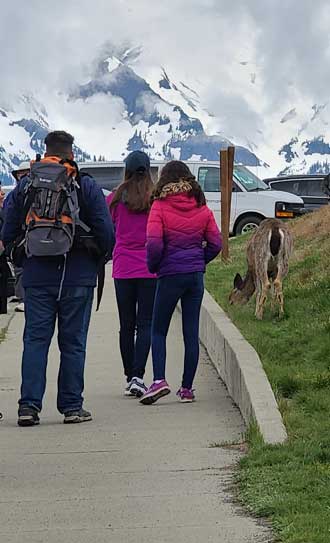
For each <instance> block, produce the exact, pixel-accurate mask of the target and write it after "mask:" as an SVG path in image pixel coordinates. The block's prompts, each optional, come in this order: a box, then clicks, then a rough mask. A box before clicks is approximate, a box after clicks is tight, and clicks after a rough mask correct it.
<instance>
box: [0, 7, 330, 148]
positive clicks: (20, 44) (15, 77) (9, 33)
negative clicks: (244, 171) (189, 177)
mask: <svg viewBox="0 0 330 543" xmlns="http://www.w3.org/2000/svg"><path fill="white" fill-rule="evenodd" d="M48 4H49V5H48ZM108 40H111V41H112V42H113V43H118V44H119V43H123V42H126V41H128V42H130V43H131V44H132V45H136V46H142V55H141V58H140V60H139V65H140V70H142V71H143V72H144V73H145V74H147V73H148V71H150V72H151V71H152V70H153V69H154V68H155V67H158V66H159V67H160V66H164V67H165V68H166V69H167V70H168V71H169V72H170V73H174V74H176V75H178V74H180V75H181V74H183V77H182V79H183V80H184V74H187V75H188V76H189V80H190V81H193V80H196V81H199V84H200V90H201V94H202V100H203V104H204V105H205V107H207V108H208V109H209V110H210V111H212V113H214V114H215V115H216V122H218V123H219V127H220V124H221V127H220V128H221V131H223V132H225V133H227V135H228V136H229V137H230V136H231V135H233V136H234V137H239V136H242V138H243V139H244V138H245V139H249V138H250V139H251V141H257V135H256V134H259V137H260V138H262V137H265V134H267V133H268V136H267V137H269V130H268V125H269V123H271V122H274V118H278V121H280V118H282V117H283V116H284V115H285V114H286V113H287V112H288V111H289V110H290V109H291V108H292V107H297V108H298V109H299V107H301V108H304V107H307V105H308V107H309V108H310V107H311V106H312V105H313V104H314V103H317V104H324V103H326V102H327V101H328V100H329V83H330V70H329V58H330V2H329V0H313V1H312V0H283V2H280V1H279V0H231V1H230V2H228V0H167V2H156V1H155V0H88V1H87V0H57V1H56V2H47V0H46V1H44V2H41V1H40V0H28V1H23V0H2V2H1V20H0V50H1V85H0V106H1V102H2V103H4V104H5V103H8V101H9V102H10V99H11V97H12V96H13V95H14V94H16V93H20V92H21V91H23V90H27V89H28V90H30V89H32V90H34V89H38V88H39V89H40V90H42V94H44V92H45V91H46V92H47V93H48V94H49V97H50V98H49V99H50V100H51V97H52V96H53V95H54V94H55V93H56V92H57V91H58V90H61V89H62V90H63V89H65V87H68V86H70V83H72V82H75V81H83V80H87V79H88V75H89V73H90V71H91V66H92V65H93V59H95V57H96V56H97V55H98V54H99V51H100V50H101V49H102V46H103V44H104V43H105V42H106V41H108ZM261 134H263V135H264V136H261Z"/></svg>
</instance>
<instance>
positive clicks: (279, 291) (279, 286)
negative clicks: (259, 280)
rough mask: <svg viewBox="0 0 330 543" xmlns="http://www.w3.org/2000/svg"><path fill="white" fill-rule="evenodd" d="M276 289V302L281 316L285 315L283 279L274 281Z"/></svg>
mask: <svg viewBox="0 0 330 543" xmlns="http://www.w3.org/2000/svg"><path fill="white" fill-rule="evenodd" d="M274 288H275V293H276V301H277V302H278V304H279V306H280V309H279V314H280V316H281V315H284V296H283V287H282V278H281V277H279V276H277V278H276V279H275V281H274Z"/></svg>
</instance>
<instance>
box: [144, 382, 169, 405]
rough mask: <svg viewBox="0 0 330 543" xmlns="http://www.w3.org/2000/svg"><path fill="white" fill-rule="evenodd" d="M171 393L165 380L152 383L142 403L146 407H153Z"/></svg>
mask: <svg viewBox="0 0 330 543" xmlns="http://www.w3.org/2000/svg"><path fill="white" fill-rule="evenodd" d="M170 392H171V391H170V387H169V386H168V384H167V382H166V381H165V379H163V381H160V383H152V385H151V386H150V387H149V388H148V390H147V392H146V393H145V394H144V395H143V396H142V398H141V400H140V402H141V403H143V404H144V405H151V404H152V403H155V402H157V400H159V398H161V397H162V396H167V394H169V393H170Z"/></svg>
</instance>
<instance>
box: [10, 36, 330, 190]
mask: <svg viewBox="0 0 330 543" xmlns="http://www.w3.org/2000/svg"><path fill="white" fill-rule="evenodd" d="M140 52H141V51H140V49H139V48H129V47H127V46H122V47H119V48H118V47H113V46H112V45H111V44H110V45H109V44H106V46H105V47H104V48H103V49H102V51H101V53H100V55H99V57H98V59H96V60H95V62H94V63H93V65H92V69H90V70H89V71H88V74H87V76H86V77H85V78H84V80H83V79H82V77H81V78H79V77H77V81H70V88H66V89H63V88H59V89H57V91H56V92H54V93H52V94H51V95H49V94H46V95H45V94H42V92H41V91H40V90H39V89H38V90H37V91H35V90H34V91H33V92H32V90H30V92H24V93H22V95H21V96H18V97H12V99H11V103H10V104H1V103H0V180H1V181H2V183H3V184H12V178H11V175H10V172H11V171H12V169H14V168H15V166H17V164H18V163H19V162H21V161H23V160H28V159H29V158H33V157H34V156H35V154H36V153H38V152H40V153H42V152H43V151H44V149H43V140H44V138H45V136H46V134H47V132H48V131H49V130H54V129H64V130H67V131H69V132H71V133H72V134H73V135H74V136H75V140H76V142H77V147H76V148H75V155H76V159H77V160H93V159H94V160H96V158H97V157H100V156H102V157H104V158H105V159H107V160H121V159H122V158H123V157H124V156H126V155H127V153H128V152H129V151H132V150H136V149H141V150H144V151H145V152H147V153H148V154H149V155H150V157H151V158H153V159H172V158H175V159H182V160H189V159H194V160H218V158H219V149H221V148H223V147H224V146H227V145H228V144H229V143H230V142H231V141H232V142H233V143H234V144H235V145H236V154H235V160H236V162H237V163H241V164H245V165H247V166H248V167H250V168H253V169H254V170H255V171H256V173H257V174H258V175H259V176H260V177H268V176H270V175H276V174H279V173H280V172H284V173H296V172H299V173H309V172H311V173H314V172H321V171H326V172H328V171H329V170H330V129H329V122H328V119H330V110H329V104H323V105H319V106H318V105H316V104H305V103H303V104H301V103H297V104H295V105H294V104H292V106H291V107H290V108H288V109H287V111H285V110H284V111H282V112H275V114H274V115H273V117H272V118H271V119H269V120H268V119H267V123H266V122H265V125H266V126H267V130H268V132H265V133H261V132H260V134H261V135H260V134H259V133H255V134H251V136H250V135H249V136H250V137H249V138H248V139H247V138H245V139H242V138H241V137H240V133H239V132H240V129H239V128H240V127H238V133H234V134H232V135H231V136H230V138H228V137H226V135H225V134H224V133H223V131H222V127H221V119H220V118H219V117H216V116H215V115H214V114H212V113H210V112H209V110H208V108H207V107H206V104H205V103H203V100H202V98H201V95H202V91H203V89H202V84H201V83H200V82H199V81H198V80H197V79H195V78H191V77H189V74H188V76H187V75H185V76H184V77H183V76H180V77H177V76H175V75H173V73H172V72H171V71H170V68H165V67H155V68H153V69H152V70H151V69H150V67H149V68H148V70H144V69H143V65H142V64H141V62H140ZM240 65H241V66H240V69H242V70H244V69H247V72H246V85H248V86H250V87H252V88H253V89H256V90H255V91H253V92H256V93H257V92H259V94H260V93H261V89H259V91H258V85H260V79H261V78H260V77H259V74H258V73H255V72H253V73H250V68H249V67H248V66H246V63H240ZM242 81H243V79H242ZM242 92H243V90H242ZM253 96H254V95H253ZM256 96H258V94H256Z"/></svg>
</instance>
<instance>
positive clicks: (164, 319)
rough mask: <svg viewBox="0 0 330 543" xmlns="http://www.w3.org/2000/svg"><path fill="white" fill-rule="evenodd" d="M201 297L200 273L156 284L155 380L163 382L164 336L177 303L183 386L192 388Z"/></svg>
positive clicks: (202, 292)
mask: <svg viewBox="0 0 330 543" xmlns="http://www.w3.org/2000/svg"><path fill="white" fill-rule="evenodd" d="M203 294H204V274H203V272H195V273H186V274H177V275H169V276H166V277H162V278H161V279H159V280H158V282H157V290H156V298H155V305H154V314H153V321H152V333H151V337H152V340H151V341H152V360H153V369H154V380H155V381H156V380H161V379H165V365H166V336H167V333H168V329H169V326H170V322H171V319H172V315H173V313H174V310H175V308H176V305H177V303H178V301H179V300H181V307H182V330H183V339H184V346H185V355H184V372H183V378H182V386H183V387H184V388H189V389H190V388H191V387H192V384H193V381H194V377H195V374H196V370H197V366H198V359H199V315H200V309H201V304H202V299H203Z"/></svg>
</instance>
